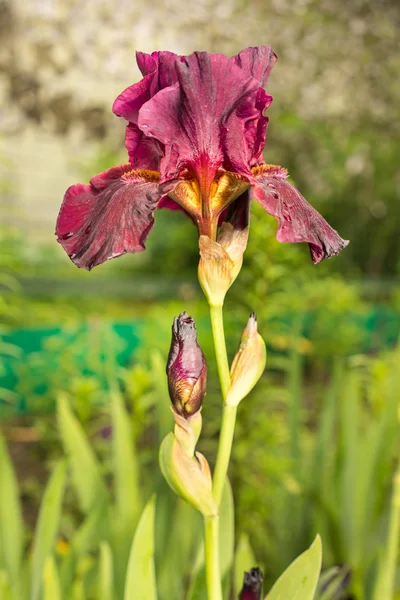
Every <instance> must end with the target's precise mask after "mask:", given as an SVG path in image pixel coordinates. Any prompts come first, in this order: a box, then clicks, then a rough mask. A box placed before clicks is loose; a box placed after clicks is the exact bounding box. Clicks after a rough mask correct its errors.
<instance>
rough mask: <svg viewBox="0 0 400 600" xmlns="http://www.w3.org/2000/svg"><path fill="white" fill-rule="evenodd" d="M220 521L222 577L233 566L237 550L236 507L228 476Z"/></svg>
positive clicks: (223, 493) (223, 494)
mask: <svg viewBox="0 0 400 600" xmlns="http://www.w3.org/2000/svg"><path fill="white" fill-rule="evenodd" d="M219 519H220V522H219V545H220V548H219V552H220V566H221V577H222V578H223V577H224V576H225V575H226V574H227V573H228V571H229V569H230V568H231V567H232V564H233V556H234V552H235V509H234V503H233V495H232V488H231V484H230V483H229V479H228V478H226V481H225V485H224V490H223V492H222V499H221V506H220V518H219Z"/></svg>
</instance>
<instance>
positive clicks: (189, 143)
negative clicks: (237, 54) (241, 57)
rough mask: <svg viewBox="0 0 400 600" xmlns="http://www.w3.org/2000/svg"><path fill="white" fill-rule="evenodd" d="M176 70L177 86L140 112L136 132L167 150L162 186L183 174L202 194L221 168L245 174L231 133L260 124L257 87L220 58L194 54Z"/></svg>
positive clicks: (245, 167) (240, 149)
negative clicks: (191, 177) (193, 179)
mask: <svg viewBox="0 0 400 600" xmlns="http://www.w3.org/2000/svg"><path fill="white" fill-rule="evenodd" d="M176 68H177V72H178V81H177V83H175V84H174V85H172V86H170V87H167V88H165V89H164V90H161V91H160V92H159V93H158V94H156V95H155V96H153V98H152V99H151V100H149V102H147V103H146V104H144V105H143V106H142V108H141V109H140V112H139V121H138V124H139V128H140V129H141V130H142V131H143V132H144V133H145V134H146V135H147V136H150V137H155V138H156V139H158V140H159V141H160V142H161V143H162V144H164V145H165V146H166V150H165V153H166V154H165V158H164V159H163V160H162V161H161V166H160V169H161V176H162V180H166V179H171V178H174V177H177V176H178V175H179V172H180V170H181V169H183V168H188V169H189V170H190V171H191V173H193V174H194V175H195V176H196V177H197V179H198V180H199V182H200V187H202V188H206V187H207V186H209V185H210V184H211V182H212V180H213V179H214V177H215V174H216V172H217V170H218V169H219V168H220V167H221V166H222V165H224V166H225V167H226V166H229V165H230V164H234V165H235V166H237V167H239V166H240V168H241V171H243V172H245V173H246V172H247V171H248V170H249V161H248V159H247V158H246V159H245V160H244V159H243V154H246V152H244V150H243V147H242V146H243V144H244V143H246V140H243V136H242V137H241V138H240V141H239V139H238V136H236V135H233V134H230V131H231V130H232V129H233V128H235V127H236V128H240V130H241V131H244V128H245V124H246V123H248V122H249V121H252V120H255V119H259V118H261V113H260V108H259V107H258V106H256V104H257V103H258V99H257V93H258V91H259V89H260V86H259V83H258V81H257V80H256V79H254V78H253V77H251V76H250V75H248V74H247V73H246V72H245V71H244V70H242V69H241V68H240V67H238V66H237V65H236V64H235V63H234V61H233V60H231V59H229V58H227V57H225V56H223V55H222V54H208V53H206V52H194V53H193V54H191V55H190V56H187V57H182V58H181V59H180V60H179V61H177V62H176ZM239 137H240V136H239Z"/></svg>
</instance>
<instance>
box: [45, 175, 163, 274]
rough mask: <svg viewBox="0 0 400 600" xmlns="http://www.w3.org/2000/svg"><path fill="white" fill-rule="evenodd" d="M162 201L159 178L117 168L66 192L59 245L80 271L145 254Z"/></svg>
mask: <svg viewBox="0 0 400 600" xmlns="http://www.w3.org/2000/svg"><path fill="white" fill-rule="evenodd" d="M159 199H160V192H159V190H158V173H155V172H153V171H133V170H132V166H131V165H129V164H128V165H121V166H119V167H113V168H112V169H109V170H108V171H105V172H104V173H101V174H99V175H96V176H95V177H93V178H92V179H91V180H90V184H89V185H84V184H81V183H78V184H77V185H73V186H71V187H70V188H69V189H68V190H67V191H66V193H65V196H64V201H63V204H62V206H61V209H60V213H59V215H58V219H57V226H56V235H57V236H58V240H57V241H58V242H59V243H60V244H61V245H62V246H63V248H64V250H65V251H66V252H67V254H68V255H69V256H70V258H71V260H72V261H73V262H74V263H75V264H76V265H77V266H78V267H82V268H84V269H89V270H90V269H91V268H92V267H94V266H96V265H99V264H101V263H103V262H105V261H106V260H109V259H110V258H115V257H117V256H120V255H121V254H125V253H126V252H132V253H134V252H142V251H143V250H145V245H144V242H145V241H146V239H147V236H148V234H149V233H150V230H151V228H152V227H153V224H154V217H153V213H154V210H155V208H156V206H157V203H158V201H159Z"/></svg>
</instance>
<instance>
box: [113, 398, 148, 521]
mask: <svg viewBox="0 0 400 600" xmlns="http://www.w3.org/2000/svg"><path fill="white" fill-rule="evenodd" d="M112 423H113V461H114V480H115V494H116V503H117V511H118V519H120V521H119V522H120V524H121V527H122V528H123V529H126V528H127V527H128V528H130V527H131V528H132V529H133V528H134V526H135V522H136V520H137V518H138V516H139V514H140V511H141V508H142V503H141V499H140V491H139V490H140V488H139V466H138V457H137V454H136V451H135V447H134V443H133V435H132V428H131V423H130V419H129V415H128V413H127V411H126V410H125V407H124V405H123V402H122V399H121V397H120V395H119V394H117V393H113V395H112Z"/></svg>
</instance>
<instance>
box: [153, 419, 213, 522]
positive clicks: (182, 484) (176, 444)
mask: <svg viewBox="0 0 400 600" xmlns="http://www.w3.org/2000/svg"><path fill="white" fill-rule="evenodd" d="M173 412H174V419H175V430H174V433H169V434H168V435H167V437H166V438H165V439H164V441H163V442H162V444H161V448H160V467H161V471H162V474H163V475H164V477H165V479H166V480H167V482H168V484H169V486H170V487H171V488H172V489H173V490H174V492H175V493H176V494H178V496H180V497H181V498H183V499H184V500H186V502H188V503H189V504H190V505H191V506H193V508H195V509H196V510H198V511H199V512H200V513H201V514H202V515H204V516H206V517H207V516H215V515H217V514H218V507H217V504H216V502H215V500H214V497H213V494H212V479H211V471H210V467H209V465H208V462H207V460H206V459H205V457H204V456H203V455H202V454H200V452H195V444H196V442H197V439H198V437H199V435H200V429H201V414H200V412H197V413H196V414H195V415H193V416H191V417H189V418H188V419H184V418H183V417H181V416H180V415H178V414H177V413H176V412H175V411H173Z"/></svg>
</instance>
